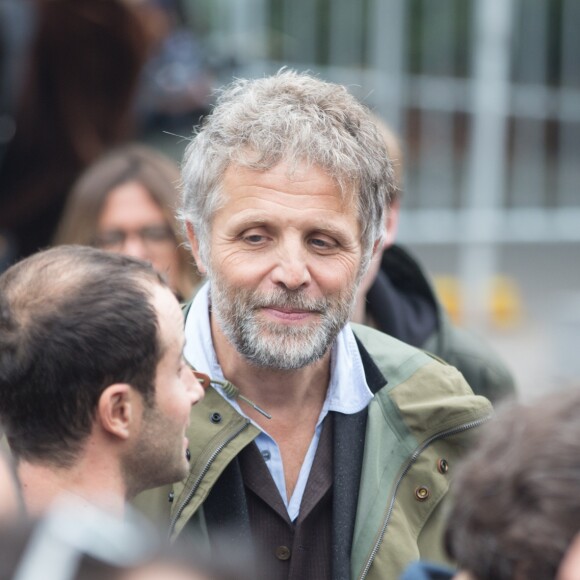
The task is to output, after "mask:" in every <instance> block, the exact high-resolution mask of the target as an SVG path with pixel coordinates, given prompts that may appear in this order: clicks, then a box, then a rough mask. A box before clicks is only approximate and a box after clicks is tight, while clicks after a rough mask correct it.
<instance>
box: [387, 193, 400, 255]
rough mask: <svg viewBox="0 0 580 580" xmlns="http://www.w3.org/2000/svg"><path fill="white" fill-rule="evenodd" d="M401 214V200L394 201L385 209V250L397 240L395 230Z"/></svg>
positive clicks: (397, 227)
mask: <svg viewBox="0 0 580 580" xmlns="http://www.w3.org/2000/svg"><path fill="white" fill-rule="evenodd" d="M400 212H401V200H400V199H398V198H397V199H395V200H393V201H392V202H391V203H390V204H389V207H388V208H387V220H386V224H385V225H386V228H387V236H386V239H385V248H388V247H390V246H392V245H393V244H394V243H395V239H396V238H397V230H398V229H399V214H400Z"/></svg>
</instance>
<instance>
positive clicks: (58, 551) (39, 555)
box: [0, 498, 245, 580]
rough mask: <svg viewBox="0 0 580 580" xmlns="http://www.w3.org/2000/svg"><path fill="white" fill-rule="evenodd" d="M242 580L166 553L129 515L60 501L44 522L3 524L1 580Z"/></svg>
mask: <svg viewBox="0 0 580 580" xmlns="http://www.w3.org/2000/svg"><path fill="white" fill-rule="evenodd" d="M39 578H42V579H43V580H158V579H160V578H161V579H163V580H242V579H243V578H245V576H244V575H243V574H238V575H233V574H230V575H227V574H224V573H223V572H222V571H221V570H220V569H219V566H217V565H213V564H212V563H210V562H207V561H206V560H202V559H201V558H199V557H198V556H197V554H196V550H195V548H193V549H192V548H191V547H190V549H189V553H188V556H187V557H185V556H184V555H182V554H177V553H176V552H175V551H174V550H169V549H166V548H165V546H163V545H162V544H161V543H160V541H159V538H158V536H157V534H156V533H155V532H154V530H153V529H152V528H151V526H150V525H149V524H148V523H147V522H146V521H144V520H143V519H142V518H140V517H139V514H137V513H135V512H134V511H132V510H128V513H127V514H126V517H125V518H124V519H123V520H120V519H117V518H114V517H112V516H111V515H110V514H107V513H105V512H103V511H101V510H98V509H96V508H94V507H92V506H86V505H79V503H78V502H75V501H72V500H71V499H70V498H69V499H68V500H67V501H60V502H58V503H56V504H53V505H52V506H51V507H50V509H48V510H47V511H46V512H45V513H44V514H43V515H42V516H41V517H37V518H31V519H30V520H26V521H20V522H10V523H9V524H5V525H2V524H1V523H0V580H38V579H39Z"/></svg>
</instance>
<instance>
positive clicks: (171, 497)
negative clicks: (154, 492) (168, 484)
mask: <svg viewBox="0 0 580 580" xmlns="http://www.w3.org/2000/svg"><path fill="white" fill-rule="evenodd" d="M167 499H168V501H169V503H173V500H174V499H175V493H174V492H172V491H170V492H169V495H168V496H167Z"/></svg>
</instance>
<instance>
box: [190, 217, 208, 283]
mask: <svg viewBox="0 0 580 580" xmlns="http://www.w3.org/2000/svg"><path fill="white" fill-rule="evenodd" d="M186 230H187V239H188V240H189V245H190V246H191V253H192V255H193V258H194V259H195V263H196V265H197V269H198V270H199V272H200V273H201V274H204V275H205V274H207V268H206V267H205V264H204V263H203V260H202V259H201V255H200V253H199V241H198V239H197V235H196V234H195V230H194V229H193V224H192V223H191V222H187V224H186Z"/></svg>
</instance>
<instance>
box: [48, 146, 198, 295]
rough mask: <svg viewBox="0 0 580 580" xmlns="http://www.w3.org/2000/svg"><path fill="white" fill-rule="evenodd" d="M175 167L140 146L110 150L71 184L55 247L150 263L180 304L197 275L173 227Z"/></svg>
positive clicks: (177, 177)
mask: <svg viewBox="0 0 580 580" xmlns="http://www.w3.org/2000/svg"><path fill="white" fill-rule="evenodd" d="M179 179H180V174H179V168H178V166H177V164H176V163H175V162H174V161H173V160H171V159H169V158H168V157H166V156H165V155H163V154H162V153H160V152H158V151H156V150H154V149H152V148H149V147H147V146H144V145H138V144H129V145H126V146H122V147H120V148H117V149H114V150H112V151H110V152H109V153H107V154H105V155H104V156H103V157H101V158H100V159H98V160H97V161H96V162H95V163H93V164H92V165H91V166H90V167H89V168H88V169H87V170H86V171H85V172H84V173H83V174H82V175H81V177H80V178H79V179H78V181H77V182H76V183H75V184H74V186H73V188H72V190H71V192H70V194H69V198H68V201H67V204H66V206H65V209H64V212H63V216H62V220H61V223H60V224H59V227H58V230H57V234H56V237H55V240H54V241H55V243H56V244H83V245H88V246H96V247H98V248H102V249H104V250H109V251H113V252H118V253H122V254H126V255H129V256H134V257H136V258H141V259H144V260H148V261H149V262H151V264H152V265H153V267H154V268H155V269H156V270H157V271H158V272H160V273H162V274H163V275H165V276H166V277H167V280H168V283H169V286H170V287H171V289H172V290H173V292H174V293H175V294H176V296H177V297H178V298H179V299H180V300H186V299H189V298H190V297H191V294H192V291H193V288H194V287H195V285H196V284H197V283H199V281H200V276H199V274H198V273H197V270H196V269H195V266H194V265H193V260H192V258H191V255H190V253H189V252H188V251H187V250H186V249H185V248H184V247H183V246H182V244H183V241H184V240H183V238H182V237H181V233H180V229H179V227H178V225H177V222H176V218H175V212H176V206H177V203H178V202H177V198H178V192H177V187H178V183H179Z"/></svg>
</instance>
